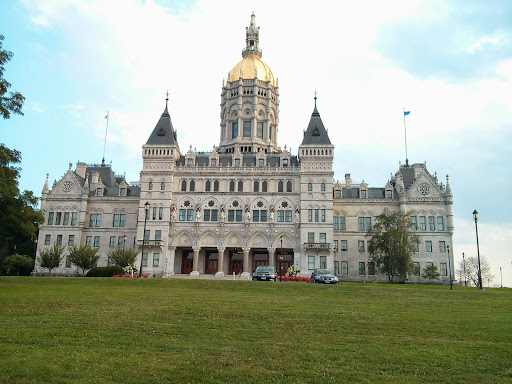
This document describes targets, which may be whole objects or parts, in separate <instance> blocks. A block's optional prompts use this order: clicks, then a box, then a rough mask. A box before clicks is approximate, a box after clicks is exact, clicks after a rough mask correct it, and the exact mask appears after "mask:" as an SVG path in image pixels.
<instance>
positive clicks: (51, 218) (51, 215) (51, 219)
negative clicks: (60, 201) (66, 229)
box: [48, 212, 54, 225]
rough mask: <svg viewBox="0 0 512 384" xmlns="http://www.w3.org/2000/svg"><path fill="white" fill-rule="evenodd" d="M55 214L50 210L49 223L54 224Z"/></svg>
mask: <svg viewBox="0 0 512 384" xmlns="http://www.w3.org/2000/svg"><path fill="white" fill-rule="evenodd" d="M53 215H54V213H53V212H48V225H52V224H53Z"/></svg>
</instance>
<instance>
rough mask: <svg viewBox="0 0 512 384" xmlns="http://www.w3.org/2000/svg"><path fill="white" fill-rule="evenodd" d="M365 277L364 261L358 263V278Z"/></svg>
mask: <svg viewBox="0 0 512 384" xmlns="http://www.w3.org/2000/svg"><path fill="white" fill-rule="evenodd" d="M365 275H366V266H365V263H364V261H360V262H359V276H365Z"/></svg>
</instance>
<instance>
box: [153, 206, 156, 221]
mask: <svg viewBox="0 0 512 384" xmlns="http://www.w3.org/2000/svg"><path fill="white" fill-rule="evenodd" d="M153 220H156V207H153Z"/></svg>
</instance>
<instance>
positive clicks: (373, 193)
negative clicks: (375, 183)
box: [341, 187, 396, 199]
mask: <svg viewBox="0 0 512 384" xmlns="http://www.w3.org/2000/svg"><path fill="white" fill-rule="evenodd" d="M394 195H395V196H394V197H396V194H395V193H394ZM341 197H343V198H344V199H358V198H359V187H349V188H345V187H343V188H342V190H341ZM385 197H386V189H385V188H368V198H369V199H384V198H385Z"/></svg>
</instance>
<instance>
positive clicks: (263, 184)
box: [261, 181, 268, 192]
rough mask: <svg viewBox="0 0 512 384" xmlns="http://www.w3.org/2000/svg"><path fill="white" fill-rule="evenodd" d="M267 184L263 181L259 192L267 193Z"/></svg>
mask: <svg viewBox="0 0 512 384" xmlns="http://www.w3.org/2000/svg"><path fill="white" fill-rule="evenodd" d="M267 185H268V184H267V182H266V181H263V182H262V183H261V192H267Z"/></svg>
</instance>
